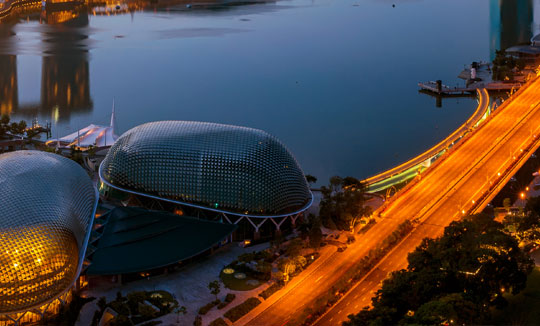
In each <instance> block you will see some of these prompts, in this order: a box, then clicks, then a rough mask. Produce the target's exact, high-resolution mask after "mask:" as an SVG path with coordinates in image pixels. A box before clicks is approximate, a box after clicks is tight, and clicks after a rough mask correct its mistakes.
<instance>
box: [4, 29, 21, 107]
mask: <svg viewBox="0 0 540 326" xmlns="http://www.w3.org/2000/svg"><path fill="white" fill-rule="evenodd" d="M13 35H14V32H13V25H11V24H5V25H0V47H2V48H3V49H8V50H10V49H11V47H12V46H13V44H12V43H11V41H12V40H13V37H12V36H13ZM0 72H1V73H0V114H8V115H9V114H11V112H12V111H13V109H14V108H16V107H18V106H19V96H18V94H19V90H18V83H17V56H15V55H1V54H0Z"/></svg>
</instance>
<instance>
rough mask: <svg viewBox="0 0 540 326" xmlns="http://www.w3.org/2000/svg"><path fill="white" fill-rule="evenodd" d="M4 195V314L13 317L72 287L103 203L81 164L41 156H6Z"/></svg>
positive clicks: (2, 162)
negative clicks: (99, 203) (98, 203)
mask: <svg viewBox="0 0 540 326" xmlns="http://www.w3.org/2000/svg"><path fill="white" fill-rule="evenodd" d="M0 196H1V198H2V205H0V298H1V299H0V313H13V312H19V311H24V310H28V309H32V308H35V307H37V306H40V305H42V304H44V303H46V302H49V301H50V300H52V299H54V298H56V297H58V296H59V295H61V294H62V293H63V292H65V291H66V290H68V289H69V288H70V287H71V285H72V284H73V282H74V281H75V279H76V278H77V276H78V275H77V273H78V272H79V270H80V267H81V264H82V259H81V258H82V257H83V256H84V250H85V248H86V242H87V236H88V235H89V232H90V228H91V225H92V218H93V213H94V209H95V203H96V200H97V198H96V193H95V188H94V186H93V184H92V181H91V180H90V178H89V177H88V175H87V174H86V172H85V171H84V170H83V169H82V168H81V167H80V166H79V165H78V164H77V163H75V162H73V161H71V160H69V159H67V158H64V157H62V156H59V155H56V154H51V153H45V152H38V151H18V152H12V153H7V154H2V155H0Z"/></svg>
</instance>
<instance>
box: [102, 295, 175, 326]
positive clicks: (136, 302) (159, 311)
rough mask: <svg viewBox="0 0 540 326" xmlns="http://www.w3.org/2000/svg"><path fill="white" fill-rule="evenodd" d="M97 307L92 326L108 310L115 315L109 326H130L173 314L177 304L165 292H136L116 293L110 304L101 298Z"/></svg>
mask: <svg viewBox="0 0 540 326" xmlns="http://www.w3.org/2000/svg"><path fill="white" fill-rule="evenodd" d="M97 305H98V307H99V310H97V311H96V312H95V314H94V318H93V320H92V325H98V324H99V320H100V319H101V317H102V316H103V313H104V312H105V310H106V309H107V308H110V309H112V310H114V312H115V313H117V315H116V317H114V319H112V320H111V323H110V325H111V326H124V325H125V326H132V325H136V324H139V323H143V322H145V321H149V320H151V319H154V318H157V317H160V316H163V315H166V314H168V313H171V312H173V310H174V309H175V308H177V307H178V302H177V301H176V300H175V299H174V298H173V296H172V295H171V294H170V293H169V292H166V291H151V292H150V291H137V292H131V293H129V294H127V296H122V293H120V292H118V293H117V294H116V299H115V300H113V301H110V302H107V301H106V300H105V298H104V297H102V298H100V299H99V301H98V303H97ZM154 325H156V324H155V323H154Z"/></svg>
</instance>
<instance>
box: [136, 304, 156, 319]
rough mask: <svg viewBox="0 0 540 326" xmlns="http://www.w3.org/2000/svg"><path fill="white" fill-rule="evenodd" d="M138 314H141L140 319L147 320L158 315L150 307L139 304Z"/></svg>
mask: <svg viewBox="0 0 540 326" xmlns="http://www.w3.org/2000/svg"><path fill="white" fill-rule="evenodd" d="M139 314H141V317H142V318H144V319H146V320H148V319H152V318H154V317H156V315H157V314H158V313H157V312H156V311H155V310H154V308H152V307H150V306H149V305H146V304H141V305H140V306H139Z"/></svg>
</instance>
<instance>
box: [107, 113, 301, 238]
mask: <svg viewBox="0 0 540 326" xmlns="http://www.w3.org/2000/svg"><path fill="white" fill-rule="evenodd" d="M99 176H100V179H101V185H100V192H101V193H102V194H103V195H104V196H106V197H108V198H111V197H114V196H115V193H116V194H118V193H120V194H126V195H127V197H126V195H123V196H119V197H121V198H120V199H122V200H123V201H124V203H127V205H135V206H144V207H147V208H152V209H161V210H168V211H174V212H176V213H178V214H185V215H188V216H201V217H205V218H207V219H212V220H220V221H222V222H226V223H232V224H236V225H238V226H239V228H238V230H236V231H235V233H234V238H235V239H236V240H243V239H246V238H248V239H252V238H255V239H257V238H260V237H271V236H272V235H273V234H274V232H275V231H281V230H283V228H284V227H290V226H291V224H294V223H295V222H296V219H297V217H298V216H299V215H300V214H302V213H303V212H304V211H305V210H306V209H307V208H308V207H309V206H310V205H311V203H312V194H311V192H310V190H309V187H308V184H307V182H306V179H305V176H304V173H303V172H302V170H301V168H300V166H299V165H298V163H297V162H296V160H295V158H294V157H293V156H292V154H291V153H290V152H289V151H288V150H287V149H286V148H285V146H284V145H283V144H282V143H281V142H280V141H279V140H277V139H276V138H275V137H273V136H271V135H269V134H268V133H266V132H264V131H261V130H256V129H251V128H245V127H238V126H230V125H222V124H215V123H205V122H188V121H159V122H151V123H146V124H143V125H140V126H138V127H135V128H133V129H131V130H129V131H127V132H126V133H124V134H123V135H122V136H120V138H118V140H117V141H116V143H115V144H114V145H113V146H112V147H111V149H110V150H109V153H108V154H107V156H106V157H105V159H104V161H103V163H102V164H101V166H100V169H99Z"/></svg>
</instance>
